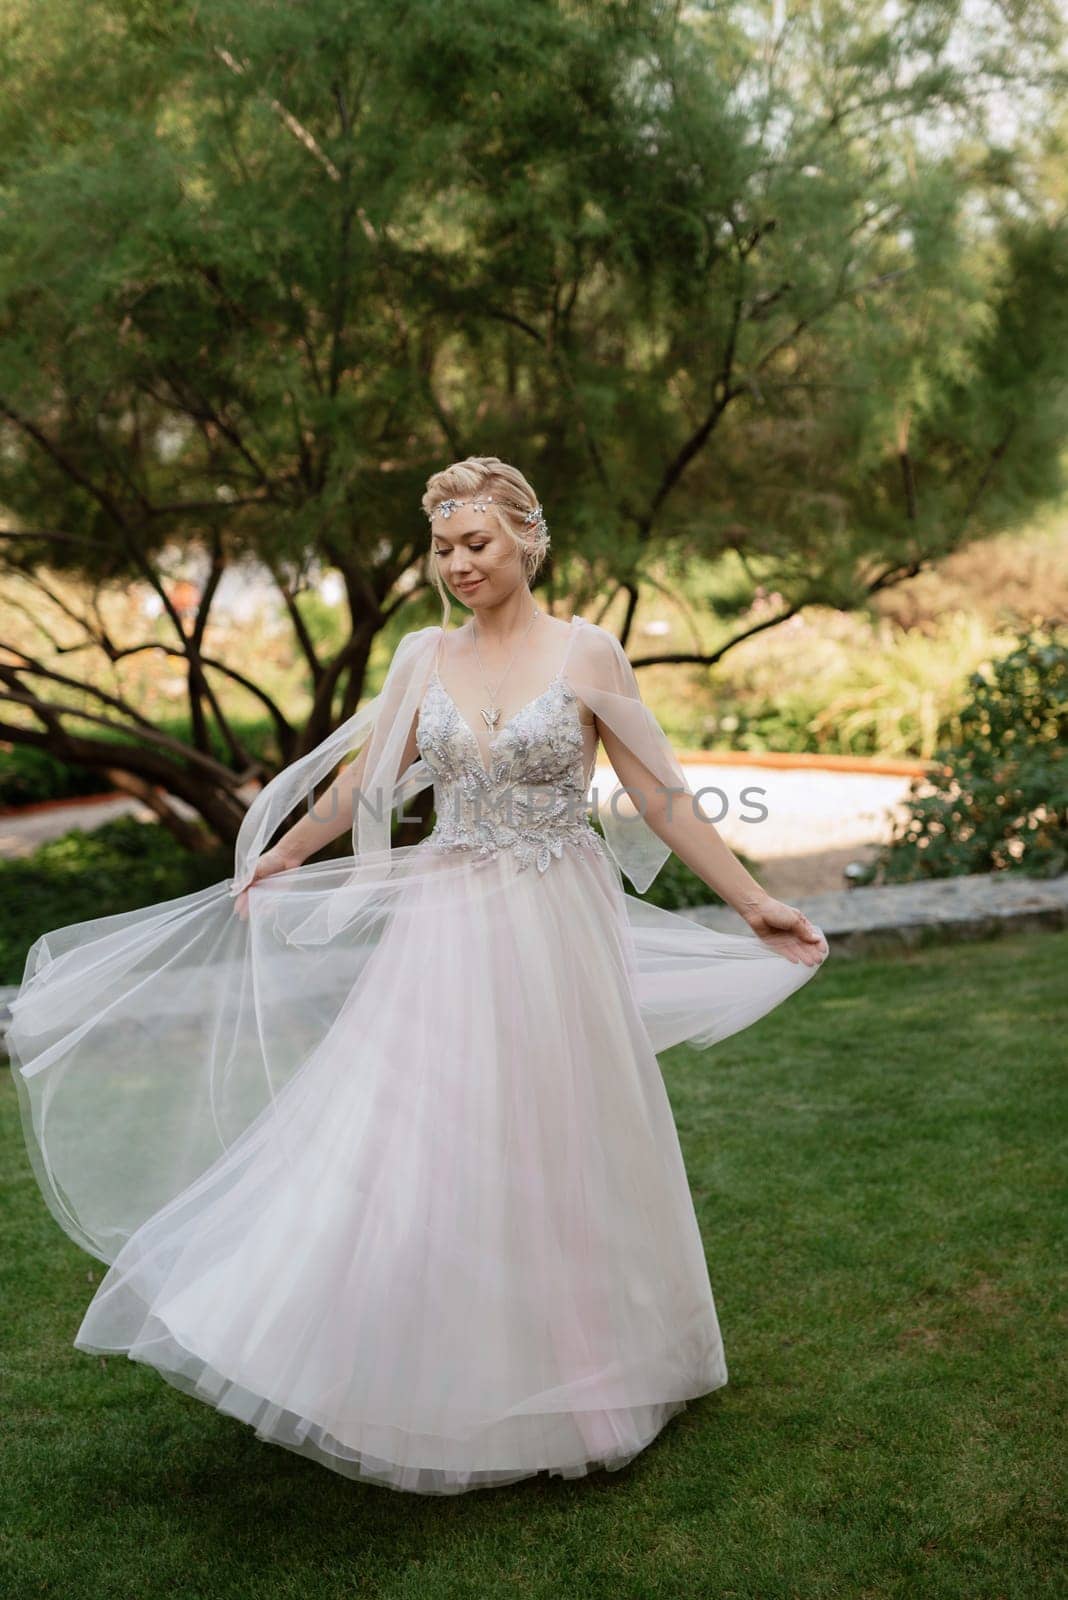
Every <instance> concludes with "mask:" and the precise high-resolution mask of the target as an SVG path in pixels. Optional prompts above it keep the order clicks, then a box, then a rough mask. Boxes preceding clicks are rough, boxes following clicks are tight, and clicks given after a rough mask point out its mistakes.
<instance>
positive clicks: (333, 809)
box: [234, 720, 419, 919]
mask: <svg viewBox="0 0 1068 1600" xmlns="http://www.w3.org/2000/svg"><path fill="white" fill-rule="evenodd" d="M369 744H370V741H369V740H368V741H365V743H364V745H363V748H362V749H361V750H360V752H359V754H358V755H357V756H356V757H355V759H354V760H352V761H350V762H349V763H348V765H347V766H346V767H344V768H343V769H342V770H341V771H340V772H339V773H338V775H337V777H336V778H335V779H334V781H333V783H332V784H331V785H330V787H329V788H328V789H326V790H325V791H324V792H323V793H322V794H321V795H320V796H319V798H318V799H317V800H315V801H313V802H312V803H311V804H310V805H309V807H308V810H307V813H306V815H304V816H303V817H301V818H299V820H298V821H297V822H295V823H294V824H293V826H292V827H291V828H290V829H289V830H288V831H287V832H286V833H284V834H283V835H282V837H281V838H280V839H279V841H278V843H277V844H276V845H272V847H271V849H270V850H265V851H264V853H263V855H261V856H260V858H259V860H258V861H257V863H256V869H255V871H254V872H253V874H252V877H251V879H250V880H249V882H248V884H247V885H246V886H245V888H244V889H243V890H242V891H241V893H240V894H239V895H238V896H237V897H236V899H235V902H234V903H235V906H236V909H237V913H238V916H240V917H241V918H242V919H244V918H245V916H246V915H247V912H248V892H249V889H251V888H252V887H253V885H254V884H256V883H259V882H260V880H261V879H263V878H269V877H271V876H273V874H274V873H276V872H289V871H291V870H292V869H293V868H294V867H299V866H301V865H302V864H303V863H304V862H305V861H307V859H308V857H309V856H313V855H315V853H316V851H317V850H322V849H323V848H324V846H326V845H328V844H331V843H332V842H333V841H334V840H335V839H336V838H338V837H339V836H340V835H341V834H343V833H346V832H348V833H351V832H352V826H353V822H354V820H355V815H354V806H355V801H356V795H357V791H358V789H359V787H360V784H361V782H362V781H363V774H364V769H365V767H366V765H367V753H368V748H369ZM418 754H419V750H418V747H417V745H416V742H415V722H414V720H413V723H412V727H411V729H410V731H409V734H408V740H407V743H406V744H405V747H404V753H403V755H402V756H401V762H400V771H401V772H402V773H403V772H406V771H407V769H408V768H409V767H410V766H411V764H412V762H413V761H415V759H416V758H417V756H418Z"/></svg>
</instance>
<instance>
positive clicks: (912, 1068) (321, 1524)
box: [0, 934, 1068, 1600]
mask: <svg viewBox="0 0 1068 1600" xmlns="http://www.w3.org/2000/svg"><path fill="white" fill-rule="evenodd" d="M1066 969H1068V934H1038V935H1030V936H1027V935H1017V936H1012V937H1006V938H1003V939H999V940H996V941H992V942H990V943H986V944H978V945H974V944H964V945H960V944H958V945H948V946H945V947H942V948H938V949H934V950H930V949H927V950H924V951H923V952H922V953H919V954H915V955H911V956H901V957H896V958H892V959H884V960H879V961H867V962H857V963H852V962H845V961H842V962H835V961H834V959H833V958H832V960H831V962H830V963H829V964H828V966H827V967H826V968H825V969H824V970H823V972H822V973H821V974H820V975H819V977H818V978H817V980H816V981H815V982H814V983H813V984H811V985H810V986H809V987H808V988H806V989H804V990H803V991H802V992H801V993H799V994H798V995H797V996H795V997H794V998H793V999H792V1000H791V1001H789V1002H788V1003H787V1004H786V1005H784V1006H782V1007H780V1008H779V1009H778V1010H777V1011H776V1012H774V1013H772V1015H771V1016H769V1017H766V1018H765V1019H764V1020H763V1021H762V1022H761V1023H760V1024H759V1025H757V1026H755V1027H753V1028H751V1029H749V1030H748V1031H747V1032H746V1033H744V1034H742V1035H740V1036H738V1037H735V1038H734V1039H731V1040H728V1041H727V1042H726V1043H725V1044H724V1045H722V1046H721V1047H719V1048H718V1049H716V1050H712V1051H710V1052H707V1053H696V1052H691V1051H689V1050H687V1049H686V1048H685V1047H681V1048H679V1049H677V1050H674V1051H672V1052H669V1053H667V1054H666V1055H665V1056H664V1057H662V1062H663V1066H664V1072H665V1077H666V1080H667V1084H668V1088H669V1091H670V1095H671V1099H672V1104H673V1106H674V1108H675V1113H676V1119H677V1123H678V1127H679V1133H680V1137H681V1140H682V1145H683V1150H684V1154H685V1157H686V1163H687V1169H688V1171H689V1174H690V1180H691V1185H692V1188H693V1193H694V1200H695V1205H696V1207H697V1211H698V1216H699V1218H700V1222H701V1227H702V1231H703V1234H704V1238H705V1242H706V1246H707V1250H708V1257H709V1267H710V1275H711V1279H712V1286H713V1290H714V1292H715V1296H716V1303H717V1308H718V1311H719V1315H720V1321H721V1324H722V1326H723V1332H724V1338H725V1343H726V1349H727V1361H728V1366H729V1369H730V1382H729V1383H728V1385H727V1386H726V1387H725V1388H723V1389H721V1390H718V1391H717V1392H716V1393H714V1394H712V1395H708V1396H705V1397H704V1398H702V1399H700V1400H698V1401H695V1402H692V1403H691V1405H690V1407H689V1409H688V1410H686V1411H685V1412H682V1413H680V1414H679V1415H678V1416H676V1417H675V1418H674V1419H672V1421H671V1422H670V1423H669V1424H668V1426H667V1428H666V1429H665V1430H664V1432H663V1433H662V1434H661V1435H660V1437H659V1438H658V1439H657V1440H656V1441H655V1442H654V1443H653V1444H652V1445H651V1446H650V1447H649V1448H648V1449H647V1450H645V1451H644V1452H643V1453H642V1454H641V1455H640V1456H639V1457H638V1458H637V1459H636V1460H635V1461H634V1462H633V1463H632V1464H631V1465H630V1466H629V1467H627V1468H625V1469H624V1470H623V1471H622V1472H620V1473H618V1474H606V1473H604V1472H601V1473H597V1474H594V1475H593V1476H591V1477H589V1478H586V1479H580V1480H576V1481H573V1482H563V1481H560V1480H551V1481H549V1480H527V1481H526V1482H522V1483H518V1484H514V1485H510V1486H508V1487H506V1488H503V1489H490V1490H478V1491H474V1492H472V1493H470V1494H467V1495H461V1496H457V1497H454V1498H423V1497H419V1496H415V1495H409V1494H402V1493H399V1492H397V1491H395V1490H390V1489H385V1488H377V1487H374V1486H370V1485H365V1484H359V1483H353V1482H350V1481H348V1480H345V1479H342V1478H340V1477H338V1476H336V1475H335V1474H333V1473H330V1472H329V1471H327V1470H326V1469H325V1468H323V1467H320V1466H318V1465H316V1464H315V1463H313V1462H310V1461H305V1460H303V1459H301V1458H300V1457H298V1456H295V1455H293V1454H291V1453H290V1452H288V1451H284V1450H281V1449H279V1448H277V1447H274V1446H270V1445H265V1444H260V1443H258V1442H257V1441H256V1439H255V1438H254V1436H253V1434H252V1432H251V1430H250V1429H247V1428H245V1427H243V1426H242V1425H241V1424H240V1423H238V1422H236V1421H234V1420H233V1419H230V1418H225V1417H221V1416H219V1415H218V1414H217V1413H215V1412H213V1411H212V1410H211V1409H210V1408H209V1407H208V1406H205V1405H203V1404H201V1403H200V1402H198V1401H196V1400H194V1399H192V1398H190V1397H187V1396H184V1395H181V1394H179V1393H178V1392H177V1391H175V1390H173V1389H171V1388H170V1387H169V1386H167V1385H166V1384H165V1383H164V1382H163V1381H162V1380H161V1379H160V1378H159V1377H158V1376H157V1375H156V1374H155V1373H153V1372H151V1371H149V1370H148V1369H146V1368H143V1367H139V1366H137V1365H135V1364H134V1363H132V1362H129V1361H127V1360H126V1359H125V1358H124V1357H112V1358H108V1359H101V1358H99V1357H92V1356H86V1355H82V1354H80V1353H79V1352H77V1351H75V1350H74V1349H73V1348H72V1346H71V1342H70V1341H71V1339H72V1338H73V1335H74V1332H75V1329H76V1328H77V1325H78V1323H79V1321H80V1319H81V1315H82V1312H83V1310H84V1306H85V1304H86V1303H87V1301H88V1299H89V1298H90V1296H91V1294H92V1292H93V1287H94V1284H96V1283H97V1282H99V1279H100V1277H101V1275H102V1268H101V1266H100V1264H99V1263H97V1262H95V1261H93V1260H92V1259H91V1258H89V1257H88V1256H85V1255H83V1254H81V1253H80V1252H79V1251H78V1250H77V1249H76V1248H75V1247H74V1246H73V1245H72V1244H71V1243H70V1242H69V1241H68V1240H67V1239H66V1238H65V1236H64V1235H63V1234H62V1233H61V1232H60V1231H59V1230H58V1228H57V1227H56V1225H55V1224H54V1222H53V1221H52V1219H51V1216H50V1215H49V1213H48V1212H47V1211H46V1209H45V1206H44V1203H43V1201H42V1200H41V1198H40V1196H39V1194H38V1191H37V1189H36V1187H35V1185H34V1183H33V1180H32V1178H31V1176H30V1171H29V1166H28V1163H27V1159H26V1156H25V1152H24V1149H23V1146H22V1139H21V1133H20V1131H19V1127H18V1118H17V1113H16V1108H15V1100H14V1092H13V1086H12V1084H11V1083H10V1078H9V1075H5V1079H4V1081H3V1085H2V1094H0V1109H2V1113H3V1125H2V1133H3V1145H2V1150H3V1165H2V1174H3V1191H2V1195H3V1209H2V1216H0V1220H2V1225H3V1233H4V1240H3V1243H4V1250H3V1284H2V1289H3V1311H2V1318H3V1346H2V1349H3V1356H2V1360H3V1373H2V1379H3V1388H4V1390H5V1394H6V1398H5V1401H4V1404H3V1407H2V1416H0V1427H2V1430H3V1431H2V1436H0V1448H2V1454H0V1482H2V1483H3V1484H4V1486H5V1487H4V1493H5V1495H6V1499H7V1512H6V1515H5V1516H4V1518H3V1519H2V1526H0V1582H2V1581H3V1580H4V1579H6V1582H7V1592H10V1593H11V1594H12V1595H17V1596H18V1597H19V1600H25V1597H30V1596H48V1597H61V1600H67V1597H70V1600H75V1597H77V1600H154V1597H156V1596H166V1597H168V1600H201V1597H203V1600H228V1597H231V1596H232V1597H235V1600H236V1597H261V1596H262V1597H264V1600H267V1597H270V1600H276V1597H279V1600H280V1597H286V1600H289V1597H292V1600H298V1597H299V1600H334V1597H339V1596H349V1595H353V1596H357V1595H359V1596H363V1595H367V1596H371V1595H373V1596H387V1597H390V1600H416V1597H419V1600H444V1597H450V1600H452V1597H460V1596H463V1597H468V1596H470V1597H477V1600H487V1597H493V1600H495V1597H498V1596H500V1597H502V1600H503V1597H505V1596H507V1597H509V1600H513V1597H517V1596H518V1597H535V1596H536V1597H539V1600H542V1597H544V1600H560V1597H571V1596H574V1597H576V1600H579V1597H581V1600H631V1597H634V1600H639V1597H640V1600H646V1597H654V1596H655V1597H665V1600H681V1597H683V1596H686V1597H689V1596H691V1595H693V1596H701V1597H706V1596H707V1597H717V1600H719V1597H723V1600H727V1597H730V1600H794V1597H799V1600H822V1597H825V1596H843V1597H847V1600H870V1597H879V1600H882V1597H884V1596H890V1597H896V1596H908V1597H910V1600H911V1597H919V1600H942V1597H951V1596H952V1597H959V1600H978V1597H991V1600H993V1597H1006V1600H1017V1597H1023V1596H1046V1595H1048V1596H1054V1595H1060V1594H1063V1593H1064V1587H1063V1583H1064V1579H1063V1567H1062V1564H1061V1563H1062V1558H1063V1551H1064V1544H1063V1526H1061V1525H1059V1520H1058V1519H1059V1515H1060V1508H1061V1507H1062V1506H1063V1503H1064V1479H1063V1470H1062V1468H1061V1465H1060V1463H1061V1461H1062V1460H1063V1457H1064V1442H1065V1441H1064V1437H1063V1429H1062V1426H1061V1422H1062V1414H1063V1397H1064V1393H1065V1384H1064V1372H1063V1369H1062V1370H1061V1371H1060V1372H1058V1370H1057V1363H1058V1360H1059V1359H1062V1355H1061V1353H1062V1351H1063V1345H1064V1331H1065V1300H1064V1296H1063V1285H1062V1284H1061V1285H1059V1284H1058V1273H1059V1261H1060V1255H1059V1251H1060V1243H1061V1241H1060V1237H1059V1234H1060V1228H1061V1227H1062V1226H1063V1215H1064V1208H1063V1201H1064V1191H1063V1163H1062V1161H1061V1159H1060V1157H1059V1156H1058V1145H1059V1143H1060V1144H1063V1130H1064V1126H1065V1121H1064V1110H1065V1108H1064V1098H1065V1095H1064V1083H1063V1077H1064V1075H1063V1073H1062V1072H1059V1071H1058V1064H1059V1063H1060V1062H1061V1061H1062V1059H1063V1043H1064V1037H1065V1024H1066V1020H1068V1019H1066V1017H1065V1003H1064V983H1063V977H1064V972H1065V970H1066ZM86 1136H87V1137H91V1136H92V1130H91V1129H87V1130H86ZM477 1359H478V1351H477V1347H476V1346H474V1345H473V1346H472V1360H475V1361H477Z"/></svg>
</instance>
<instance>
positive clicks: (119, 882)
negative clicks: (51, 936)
mask: <svg viewBox="0 0 1068 1600" xmlns="http://www.w3.org/2000/svg"><path fill="white" fill-rule="evenodd" d="M233 865H234V863H233V851H232V850H220V851H213V852H212V853H210V854H203V855H200V854H195V855H194V854H193V853H192V852H190V851H188V850H184V849H183V848H182V846H181V845H179V844H178V843H177V841H176V840H175V839H174V838H173V836H172V835H171V834H169V833H168V832H167V830H166V828H163V827H161V826H160V824H159V823H156V822H136V821H135V820H134V819H133V818H132V817H116V818H115V820H114V821H112V822H105V823H103V824H102V825H101V826H100V827H99V828H94V829H92V830H91V831H90V832H85V831H82V830H78V829H75V830H73V831H72V832H70V833H65V834H63V835H62V836H61V837H60V838H58V839H51V840H49V842H48V843H47V844H43V845H41V846H40V847H39V848H38V849H37V850H35V851H34V852H33V854H32V855H31V856H25V857H22V858H21V859H18V860H15V861H4V862H0V983H18V982H20V981H21V978H22V972H23V967H24V965H25V961H26V953H27V951H28V950H29V948H30V945H31V944H32V943H33V941H34V940H35V939H36V938H37V937H38V936H39V935H40V934H42V933H47V932H48V931H49V930H50V929H53V928H62V927H67V926H68V925H69V924H70V923H73V922H85V921H87V920H88V919H90V918H92V917H107V916H111V915H112V914H113V913H115V912H117V911H133V910H136V909H138V908H139V907H140V906H147V905H154V904H155V903H156V902H157V901H160V900H173V899H176V898H177V897H178V896H179V895H183V894H192V893H193V891H194V890H196V889H206V888H207V887H208V886H209V885H210V884H213V883H218V882H219V880H220V879H222V878H228V877H230V876H232V874H233Z"/></svg>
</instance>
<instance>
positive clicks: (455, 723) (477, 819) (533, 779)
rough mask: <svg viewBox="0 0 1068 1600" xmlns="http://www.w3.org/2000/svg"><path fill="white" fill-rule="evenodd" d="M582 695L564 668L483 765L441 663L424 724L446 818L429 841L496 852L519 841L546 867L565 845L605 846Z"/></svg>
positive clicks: (420, 738)
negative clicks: (595, 806) (597, 820)
mask: <svg viewBox="0 0 1068 1600" xmlns="http://www.w3.org/2000/svg"><path fill="white" fill-rule="evenodd" d="M577 707H578V700H577V697H576V695H575V692H574V690H573V689H572V688H571V685H570V684H569V683H568V682H567V679H566V678H565V677H564V676H563V674H562V673H558V674H557V676H556V677H555V678H554V679H553V681H552V683H550V685H549V687H548V688H547V689H545V690H543V692H542V693H541V694H539V695H538V696H537V697H536V698H535V699H533V700H531V701H529V702H528V703H527V704H526V705H525V706H522V707H521V708H520V709H519V710H518V711H517V712H516V713H515V714H514V716H512V717H510V718H509V719H508V721H507V722H506V723H505V724H504V726H503V727H502V728H501V730H500V732H499V733H498V734H496V735H495V736H494V737H493V739H492V740H491V741H490V755H491V760H490V766H489V769H488V770H487V768H486V767H485V766H484V764H483V761H482V755H481V751H480V749H479V746H478V741H477V740H476V738H475V736H474V734H473V732H472V731H471V729H470V727H469V726H468V724H467V722H466V721H465V720H464V718H463V717H462V716H461V714H460V712H459V710H458V709H457V706H456V703H455V701H454V700H453V698H452V696H451V695H450V694H449V692H448V690H447V689H446V688H445V685H444V684H443V683H442V681H441V679H440V678H439V677H438V674H437V673H436V672H435V673H434V675H433V677H432V678H431V680H430V684H429V687H428V689H427V693H426V695H425V696H424V699H423V704H422V706H421V707H420V711H419V718H418V722H417V725H416V743H417V745H418V747H419V753H420V755H421V756H422V757H423V759H424V761H425V762H426V764H427V766H428V767H429V768H430V770H431V772H432V773H433V774H434V807H435V810H436V812H437V822H436V823H435V826H434V828H433V830H432V832H431V833H430V834H429V835H428V836H427V839H426V840H425V843H426V844H427V845H428V846H430V847H431V848H432V849H436V850H473V851H475V852H477V854H478V855H479V856H480V857H483V858H490V857H493V856H496V855H497V854H498V853H499V852H500V851H502V850H510V851H511V852H512V854H513V855H514V856H515V857H516V859H517V861H518V862H519V865H520V868H521V869H522V868H525V867H528V866H530V865H532V864H533V865H536V866H537V869H538V871H539V872H545V871H546V869H547V868H548V866H549V864H550V862H551V861H552V859H553V857H554V856H555V857H556V858H557V859H559V858H560V856H561V855H562V853H563V849H564V846H565V845H570V844H577V845H580V846H583V847H585V848H587V849H591V848H592V849H594V850H596V851H597V852H599V853H600V854H602V855H603V854H604V847H603V845H602V843H601V839H600V835H599V834H598V833H597V831H596V829H595V828H594V827H592V826H591V824H590V821H589V818H588V816H587V812H586V790H587V784H586V779H585V752H584V747H583V738H582V724H581V722H580V721H579V717H578V710H577Z"/></svg>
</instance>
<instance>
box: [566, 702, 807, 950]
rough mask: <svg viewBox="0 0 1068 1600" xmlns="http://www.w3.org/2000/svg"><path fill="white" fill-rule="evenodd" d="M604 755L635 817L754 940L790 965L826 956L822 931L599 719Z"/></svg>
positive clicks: (686, 796) (685, 796)
mask: <svg viewBox="0 0 1068 1600" xmlns="http://www.w3.org/2000/svg"><path fill="white" fill-rule="evenodd" d="M597 728H598V733H599V735H600V739H601V742H602V744H603V745H604V748H605V753H606V755H607V756H608V759H609V761H611V763H612V767H613V769H614V771H615V774H616V776H617V777H618V779H619V781H620V783H621V784H622V786H623V788H624V789H626V790H627V791H628V793H629V794H630V795H631V799H632V802H633V803H634V805H635V807H636V809H637V811H638V812H639V814H640V815H641V816H642V817H643V818H644V820H645V822H646V823H647V824H648V825H649V827H650V828H652V830H653V832H654V833H656V834H658V835H659V837H660V838H661V839H663V841H664V843H665V844H666V845H668V846H670V848H671V849H672V850H673V851H674V852H675V854H676V855H677V856H678V858H679V860H680V861H683V862H685V864H686V865H687V866H688V867H689V868H690V870H691V871H692V872H695V873H696V874H697V876H698V877H699V878H700V879H701V881H702V883H706V884H707V885H708V887H709V888H710V889H712V890H713V891H714V893H716V894H718V895H719V897H720V899H721V900H723V901H725V902H726V904H727V905H729V906H730V907H731V908H732V909H733V910H734V911H736V912H737V913H738V915H739V916H740V917H742V918H744V920H745V921H746V922H747V923H748V924H749V926H750V928H752V930H753V932H754V933H755V934H756V935H757V936H758V938H760V939H763V941H764V942H765V944H767V945H770V946H771V948H772V949H774V950H777V951H778V952H779V953H780V954H781V955H784V956H786V957H787V959H788V960H790V961H794V962H797V961H802V962H804V963H805V965H806V966H810V967H812V966H818V965H819V963H820V962H821V961H823V959H824V958H825V957H826V955H827V953H828V947H827V941H826V939H825V938H824V936H823V934H822V933H821V931H820V929H819V928H817V927H816V926H815V924H814V923H812V922H810V921H809V919H808V918H807V917H806V916H805V914H804V912H803V911H799V910H798V908H797V907H796V906H790V905H787V904H785V902H783V901H782V900H776V899H775V897H774V896H773V895H770V894H768V892H767V890H766V889H762V888H761V886H760V884H759V883H757V881H756V879H755V878H754V877H753V875H752V873H750V872H747V871H746V869H745V867H743V865H742V863H741V862H740V861H739V860H738V857H737V856H736V855H735V854H734V852H733V850H732V849H731V848H730V846H729V845H728V844H727V843H726V841H725V840H724V838H723V837H722V835H721V834H720V833H719V831H718V829H717V828H716V825H715V823H713V822H710V821H709V819H708V818H707V817H706V816H704V814H703V813H700V814H699V807H698V806H695V804H694V799H693V796H692V795H689V794H674V793H670V794H669V793H665V791H664V788H663V785H661V784H660V783H658V781H657V779H656V778H654V777H653V775H652V773H650V772H649V770H648V768H647V767H645V766H644V764H643V763H642V762H641V761H639V760H638V758H637V757H636V756H635V755H634V753H633V751H632V750H630V749H629V748H628V747H627V745H625V744H624V743H623V741H622V740H621V739H619V738H618V737H617V736H616V735H615V734H614V733H613V732H612V731H611V729H610V728H607V727H606V726H605V725H604V724H603V723H602V722H601V721H600V720H598V723H597Z"/></svg>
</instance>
